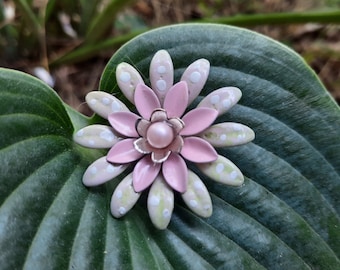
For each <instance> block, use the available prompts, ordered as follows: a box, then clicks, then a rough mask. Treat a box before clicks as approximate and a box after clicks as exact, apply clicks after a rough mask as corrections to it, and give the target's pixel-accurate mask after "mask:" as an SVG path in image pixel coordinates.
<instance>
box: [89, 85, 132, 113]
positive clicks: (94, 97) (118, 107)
mask: <svg viewBox="0 0 340 270" xmlns="http://www.w3.org/2000/svg"><path fill="white" fill-rule="evenodd" d="M85 100H86V103H87V104H88V105H89V107H90V108H91V110H92V111H94V112H95V113H96V114H98V115H100V116H101V117H103V118H105V119H107V118H108V116H109V114H111V113H114V112H129V109H128V108H127V107H126V106H125V104H124V103H123V102H121V101H120V100H119V99H117V98H115V97H114V96H112V95H111V94H109V93H106V92H102V91H92V92H90V93H88V94H87V95H86V97H85Z"/></svg>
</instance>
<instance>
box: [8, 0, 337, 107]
mask: <svg viewBox="0 0 340 270" xmlns="http://www.w3.org/2000/svg"><path fill="white" fill-rule="evenodd" d="M325 1H326V2H327V1H337V0H325ZM325 1H319V0H287V1H282V0H264V1H255V0H227V1H223V0H186V1H182V0H139V1H136V3H135V4H134V5H132V6H131V7H130V8H128V9H126V10H125V11H123V12H122V14H120V15H119V16H118V19H119V18H123V17H124V16H125V15H129V16H132V17H135V18H137V19H138V20H139V21H140V22H142V23H143V24H145V26H147V27H157V26H163V25H168V24H173V23H180V22H187V21H192V20H196V19H200V18H203V17H218V16H233V15H237V14H257V13H268V12H285V11H289V12H291V11H310V10H320V9H323V8H324V4H325ZM339 2H340V1H339ZM250 29H252V30H254V31H257V32H260V33H263V34H265V35H267V36H269V37H272V38H274V39H276V40H279V41H281V42H283V43H284V44H286V45H288V46H290V47H291V48H293V49H294V50H295V51H297V52H298V53H299V54H300V55H302V56H303V57H304V59H305V60H306V61H307V63H308V64H309V65H310V66H311V67H312V68H313V69H314V70H315V72H316V73H317V74H318V76H319V77H320V79H321V81H322V82H323V83H324V84H325V86H326V88H327V89H328V90H329V92H330V93H331V94H332V95H333V97H334V98H335V99H336V100H337V102H338V103H340V76H339V75H340V42H339V41H340V25H321V24H302V25H292V24H289V25H274V26H273V25H272V26H269V25H266V26H257V27H250ZM112 34H113V35H118V34H119V33H118V32H117V30H116V32H113V33H112ZM47 38H48V36H47ZM47 42H48V43H53V42H56V41H53V40H48V41H47ZM113 53H114V51H106V52H104V53H101V54H100V55H98V56H96V57H94V58H91V59H89V60H87V61H85V62H81V63H78V64H73V65H64V66H60V67H58V68H56V69H54V70H51V73H52V75H53V76H54V77H55V80H56V84H55V87H54V88H55V89H56V90H57V92H58V93H59V95H60V96H61V97H62V99H63V100H64V101H66V102H67V103H68V104H70V105H71V106H73V107H74V108H76V109H78V110H79V111H81V112H83V113H85V114H89V111H88V109H87V107H86V106H85V105H84V96H85V94H86V93H88V92H89V91H91V90H94V89H97V87H98V82H99V78H100V74H101V72H102V71H103V69H104V67H105V64H106V62H107V61H108V60H109V58H110V56H111V55H112V54H113ZM13 66H14V67H15V68H17V69H24V71H26V72H27V70H25V68H22V67H25V66H26V67H27V63H26V62H25V59H23V60H22V61H21V62H20V63H15V64H13ZM89 75H91V76H89Z"/></svg>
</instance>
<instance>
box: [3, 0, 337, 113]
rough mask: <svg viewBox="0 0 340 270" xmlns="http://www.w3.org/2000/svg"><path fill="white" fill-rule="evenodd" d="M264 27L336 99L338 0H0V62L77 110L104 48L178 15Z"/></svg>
mask: <svg viewBox="0 0 340 270" xmlns="http://www.w3.org/2000/svg"><path fill="white" fill-rule="evenodd" d="M195 21H200V22H202V21H203V22H216V23H223V24H231V25H237V26H241V27H246V28H248V29H251V30H254V31H257V32H260V33H263V34H265V35H267V36H270V37H272V38H274V39H277V40H279V41H281V42H283V43H285V44H286V45H288V46H290V47H291V48H293V49H294V50H296V51H297V52H298V53H300V55H301V56H302V57H303V58H304V59H305V60H306V61H307V63H308V64H309V65H311V67H312V68H313V69H314V70H315V71H316V73H317V74H318V75H319V77H320V79H321V80H322V81H323V83H324V84H325V86H326V87H327V88H328V90H329V91H330V93H331V94H332V95H333V97H334V98H335V99H336V100H337V101H338V102H340V76H339V75H340V0H284V1H283V0H261V1H259V0H257V1H256V0H187V1H182V0H73V1H70V0H49V1H48V0H0V66H2V67H8V68H13V69H17V70H22V71H25V72H28V73H31V74H33V75H35V76H38V77H40V78H41V79H43V80H45V81H46V82H48V83H49V84H50V85H51V86H53V87H54V89H56V91H57V92H58V93H59V95H60V96H61V97H62V98H63V100H64V101H66V102H67V103H68V104H70V105H71V106H73V107H75V108H76V109H78V110H79V111H81V112H83V113H87V108H86V106H85V105H84V104H83V101H84V95H85V94H86V93H87V92H89V91H91V90H94V89H96V88H97V85H98V81H99V78H100V75H101V73H102V71H103V69H104V67H105V64H106V62H107V61H108V59H109V58H110V57H111V55H112V54H113V53H114V52H115V50H117V49H118V48H119V46H121V45H122V44H124V43H125V42H127V41H128V40H130V39H131V38H132V37H134V36H136V35H138V34H140V33H143V32H144V31H147V30H149V29H152V28H155V27H159V26H163V25H169V24H174V23H181V22H195Z"/></svg>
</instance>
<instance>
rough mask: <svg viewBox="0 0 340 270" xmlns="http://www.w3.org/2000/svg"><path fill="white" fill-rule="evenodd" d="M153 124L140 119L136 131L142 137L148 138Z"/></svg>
mask: <svg viewBox="0 0 340 270" xmlns="http://www.w3.org/2000/svg"><path fill="white" fill-rule="evenodd" d="M150 124H151V122H150V121H148V120H145V119H143V118H140V119H139V120H138V121H137V123H136V130H137V132H138V134H139V136H141V137H146V132H147V130H148V128H149V126H150Z"/></svg>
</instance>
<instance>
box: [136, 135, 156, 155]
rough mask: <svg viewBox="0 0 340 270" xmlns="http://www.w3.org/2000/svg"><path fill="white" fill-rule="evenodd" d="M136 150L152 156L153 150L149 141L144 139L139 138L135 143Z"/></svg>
mask: <svg viewBox="0 0 340 270" xmlns="http://www.w3.org/2000/svg"><path fill="white" fill-rule="evenodd" d="M133 145H134V146H135V149H136V150H137V151H138V152H139V153H142V154H144V155H145V154H150V153H151V151H152V150H153V148H152V147H151V146H150V144H149V143H148V141H147V140H146V139H144V138H138V139H137V140H135V141H134V142H133Z"/></svg>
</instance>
